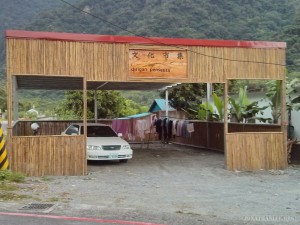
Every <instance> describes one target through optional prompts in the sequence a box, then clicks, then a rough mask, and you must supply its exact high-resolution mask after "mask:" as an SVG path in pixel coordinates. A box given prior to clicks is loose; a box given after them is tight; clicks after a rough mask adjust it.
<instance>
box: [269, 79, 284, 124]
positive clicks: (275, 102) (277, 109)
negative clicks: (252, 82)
mask: <svg viewBox="0 0 300 225" xmlns="http://www.w3.org/2000/svg"><path fill="white" fill-rule="evenodd" d="M267 86H268V87H269V91H268V92H267V93H266V96H267V97H268V99H269V100H270V103H269V105H270V107H271V110H272V112H271V114H272V118H273V123H274V124H277V123H278V121H279V118H280V117H281V94H282V92H281V81H280V80H276V81H269V82H268V83H267Z"/></svg>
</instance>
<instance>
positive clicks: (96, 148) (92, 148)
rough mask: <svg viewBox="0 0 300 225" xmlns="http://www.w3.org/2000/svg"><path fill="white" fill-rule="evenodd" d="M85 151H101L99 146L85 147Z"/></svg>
mask: <svg viewBox="0 0 300 225" xmlns="http://www.w3.org/2000/svg"><path fill="white" fill-rule="evenodd" d="M86 149H87V150H102V148H101V146H97V145H87V146H86Z"/></svg>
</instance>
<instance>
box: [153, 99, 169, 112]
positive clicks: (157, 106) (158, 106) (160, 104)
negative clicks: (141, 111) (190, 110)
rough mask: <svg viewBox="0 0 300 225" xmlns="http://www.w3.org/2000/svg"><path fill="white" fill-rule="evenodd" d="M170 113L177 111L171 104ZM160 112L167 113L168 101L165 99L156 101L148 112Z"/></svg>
mask: <svg viewBox="0 0 300 225" xmlns="http://www.w3.org/2000/svg"><path fill="white" fill-rule="evenodd" d="M168 110H169V111H174V110H175V109H174V108H173V107H172V106H170V102H169V108H168ZM158 111H166V100H165V99H154V101H153V103H152V105H151V106H150V108H149V110H148V112H158Z"/></svg>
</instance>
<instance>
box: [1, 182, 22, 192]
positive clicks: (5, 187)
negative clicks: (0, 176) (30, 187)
mask: <svg viewBox="0 0 300 225" xmlns="http://www.w3.org/2000/svg"><path fill="white" fill-rule="evenodd" d="M18 189H19V188H18V187H17V186H16V185H15V184H9V183H6V182H3V181H2V182H1V184H0V191H16V190H18Z"/></svg>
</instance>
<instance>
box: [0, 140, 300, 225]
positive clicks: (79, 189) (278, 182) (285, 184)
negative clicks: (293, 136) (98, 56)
mask: <svg viewBox="0 0 300 225" xmlns="http://www.w3.org/2000/svg"><path fill="white" fill-rule="evenodd" d="M133 148H134V158H133V159H132V160H130V161H129V162H128V163H119V162H94V163H89V164H88V172H89V173H88V175H87V176H82V177H76V176H74V177H42V178H37V177H28V178H26V183H25V184H21V185H22V189H21V190H20V191H19V192H20V193H23V194H27V195H30V196H31V198H28V199H23V200H19V201H13V202H12V201H9V202H0V210H11V211H18V210H19V211H20V208H21V207H22V206H24V205H26V204H29V203H32V202H48V203H49V202H52V203H53V204H55V207H54V208H53V209H51V212H50V211H48V212H47V213H52V214H62V213H65V214H76V215H79V214H80V215H86V216H101V217H105V218H111V217H117V218H119V219H130V220H137V221H151V222H154V221H155V222H157V223H164V224H178V225H179V224H300V167H299V166H297V165H294V166H289V168H288V169H287V170H284V171H273V170H272V171H259V172H239V171H235V172H230V171H227V170H226V169H225V158H224V155H223V154H221V153H216V152H211V151H205V150H200V149H195V148H187V147H182V146H178V145H174V144H169V145H164V146H162V145H160V144H158V145H157V144H156V145H155V144H150V146H149V148H147V146H143V147H142V146H141V145H139V144H137V145H133ZM23 211H24V210H23ZM216 221H217V222H216Z"/></svg>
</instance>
